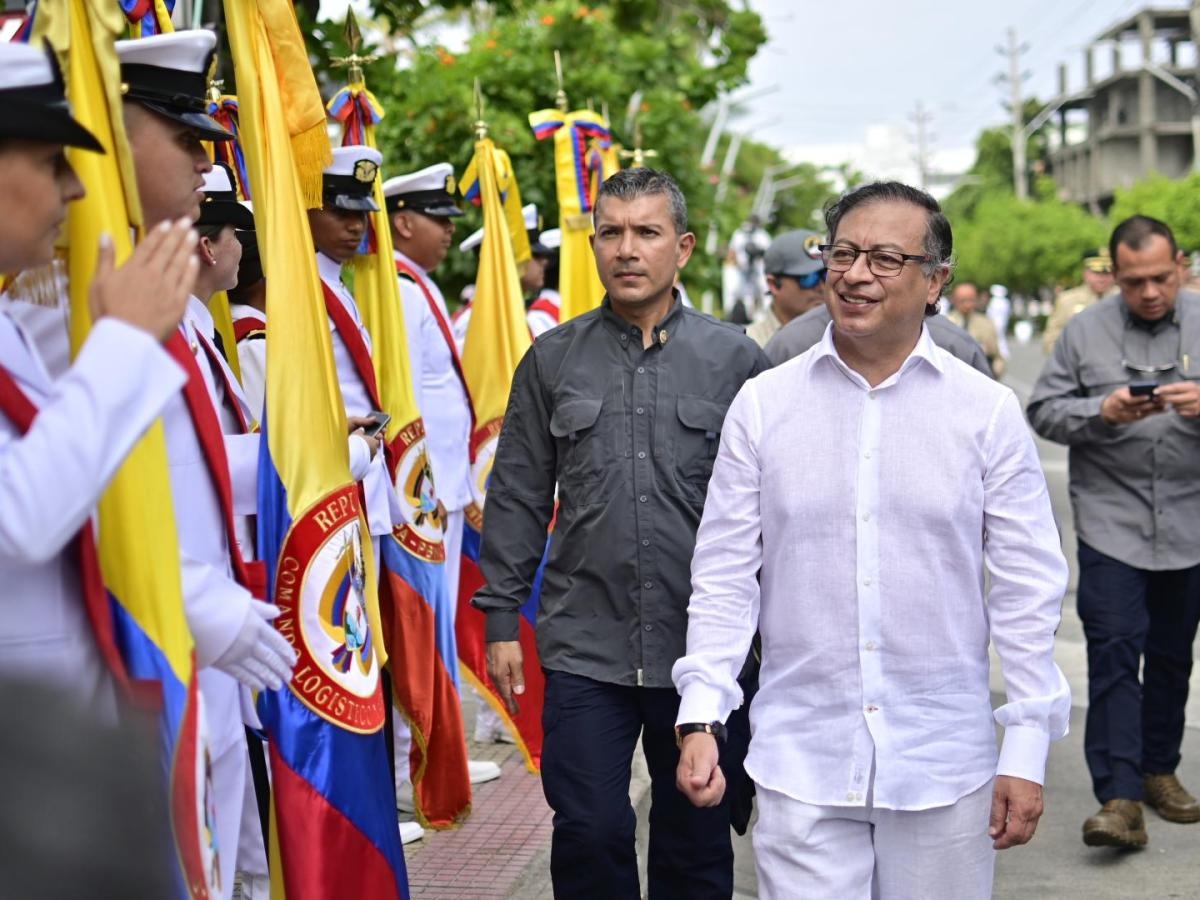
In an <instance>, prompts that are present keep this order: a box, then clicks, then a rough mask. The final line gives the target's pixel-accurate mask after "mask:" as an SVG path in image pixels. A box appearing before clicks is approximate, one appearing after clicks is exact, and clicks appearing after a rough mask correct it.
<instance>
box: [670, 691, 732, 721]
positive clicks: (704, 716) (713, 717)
mask: <svg viewBox="0 0 1200 900" xmlns="http://www.w3.org/2000/svg"><path fill="white" fill-rule="evenodd" d="M722 700H724V693H723V692H722V691H721V690H720V689H718V688H715V687H712V686H711V685H707V684H704V683H703V682H700V681H692V682H690V683H688V684H687V685H685V686H684V688H683V690H682V691H680V699H679V715H677V716H676V717H675V724H676V725H685V724H688V723H691V722H695V723H701V724H703V723H708V722H717V721H721V722H724V721H725V718H726V717H725V716H723V715H721V707H722V706H723V703H722Z"/></svg>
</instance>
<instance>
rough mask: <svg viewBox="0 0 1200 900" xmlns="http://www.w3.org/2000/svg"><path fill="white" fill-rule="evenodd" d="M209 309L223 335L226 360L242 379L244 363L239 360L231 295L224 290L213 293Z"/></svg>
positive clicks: (214, 322) (219, 332) (238, 378)
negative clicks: (230, 302) (230, 306)
mask: <svg viewBox="0 0 1200 900" xmlns="http://www.w3.org/2000/svg"><path fill="white" fill-rule="evenodd" d="M208 311H209V313H211V314H212V317H213V325H214V326H216V329H217V334H219V335H220V336H221V343H222V344H223V345H224V347H225V361H226V362H227V363H229V368H230V369H231V370H232V371H233V374H234V375H235V376H236V377H237V380H238V381H241V380H242V364H241V362H240V361H239V360H238V354H237V336H236V335H235V334H234V333H233V312H232V311H231V310H230V309H229V295H228V294H227V293H225V292H224V291H217V292H216V293H215V294H213V295H212V297H211V298H210V299H209V301H208Z"/></svg>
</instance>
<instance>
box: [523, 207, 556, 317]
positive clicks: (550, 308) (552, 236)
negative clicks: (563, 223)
mask: <svg viewBox="0 0 1200 900" xmlns="http://www.w3.org/2000/svg"><path fill="white" fill-rule="evenodd" d="M561 246H562V229H560V228H551V229H550V230H549V231H543V232H542V233H541V234H539V235H538V236H537V240H536V241H535V240H533V233H532V232H530V248H531V249H532V250H533V255H534V258H535V259H540V260H541V261H542V284H541V287H540V288H539V289H538V291H537V293H536V294H535V295H534V297H533V302H531V303H530V304H529V310H528V312H526V313H525V321H526V322H528V323H529V333H530V334H531V335H533V339H534V340H537V339H538V338H540V337H541V336H542V335H543V334H545V333H546V332H547V331H549V330H550V329H551V328H554V327H555V326H557V325H558V324H559V320H560V319H561V317H562V294H560V293H559V292H558V249H559V247H561Z"/></svg>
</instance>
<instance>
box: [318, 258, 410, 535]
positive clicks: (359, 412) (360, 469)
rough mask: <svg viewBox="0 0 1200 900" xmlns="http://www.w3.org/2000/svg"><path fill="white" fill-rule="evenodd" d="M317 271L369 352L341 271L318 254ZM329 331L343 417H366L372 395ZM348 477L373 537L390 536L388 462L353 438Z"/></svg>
mask: <svg viewBox="0 0 1200 900" xmlns="http://www.w3.org/2000/svg"><path fill="white" fill-rule="evenodd" d="M317 271H318V272H319V273H320V275H321V280H322V281H323V282H325V284H326V285H327V286H328V287H329V289H330V290H332V291H333V293H334V294H335V295H336V296H337V298H338V300H339V301H341V304H342V306H343V307H345V309H346V312H347V313H349V314H350V318H351V319H353V320H354V323H355V324H356V325H357V326H358V331H359V334H361V335H362V339H363V342H364V343H365V344H366V346H367V350H368V352H369V351H370V350H371V335H370V333H369V332H368V331H367V329H366V327H365V326H364V325H363V320H362V316H360V315H359V313H358V304H357V303H356V302H355V301H354V295H353V294H351V293H350V291H349V290H348V289H347V288H346V285H345V284H343V283H342V267H341V265H340V264H339V263H338V262H336V261H335V260H333V259H331V258H330V257H328V256H326V255H325V254H324V253H318V254H317ZM329 329H330V331H331V332H332V333H333V334H332V337H333V360H334V363H335V364H336V365H337V375H338V385H339V386H340V387H341V389H342V402H343V403H344V404H346V415H348V416H365V415H369V414H370V413H371V412H372V410H373V409H374V404H373V403H372V402H371V395H370V394H369V393H368V392H367V386H366V384H364V383H363V380H362V378H360V377H359V374H358V369H357V368H356V367H355V365H354V357H352V356H351V355H350V351H349V350H348V349H347V347H346V342H345V341H344V340H342V336H341V335H340V334H338V330H337V326H335V325H334V323H333V319H330V320H329ZM350 477H351V478H353V479H354V480H355V481H361V482H362V486H363V494H364V495H365V496H366V502H367V510H366V512H367V525H368V526H369V527H370V530H371V534H372V535H376V536H378V535H383V534H391V533H392V526H393V524H399V523H400V522H403V521H404V517H403V512H402V510H401V508H400V500H399V498H397V497H396V491H395V488H394V487H393V485H392V481H391V478H390V477H389V475H388V470H387V462H386V461H385V460H384V458H383V454H382V453H376V454H375V457H374V459H372V458H371V452H370V450H369V449H368V447H367V444H366V441H363V440H360V439H358V438H354V437H352V438H351V440H350Z"/></svg>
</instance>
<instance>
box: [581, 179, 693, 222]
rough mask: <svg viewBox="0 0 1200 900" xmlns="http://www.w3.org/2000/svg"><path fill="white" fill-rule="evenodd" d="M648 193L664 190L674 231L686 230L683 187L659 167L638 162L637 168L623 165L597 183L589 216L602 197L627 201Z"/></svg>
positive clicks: (685, 201)
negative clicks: (639, 164) (593, 204)
mask: <svg viewBox="0 0 1200 900" xmlns="http://www.w3.org/2000/svg"><path fill="white" fill-rule="evenodd" d="M647 194H665V195H666V197H667V209H668V210H669V211H670V213H671V223H672V224H673V225H674V226H675V233H676V234H684V233H686V232H687V230H688V220H687V200H686V199H684V196H683V191H681V190H680V189H679V185H678V184H676V183H675V179H674V178H672V177H671V176H670V175H668V174H667V173H666V172H660V171H659V170H658V169H647V168H645V167H640V166H639V167H638V168H636V169H622V170H621V171H620V172H617V173H616V174H615V175H613V176H612V177H610V178H606V179H605V180H604V181H603V182H602V183H601V184H600V190H599V191H598V192H597V193H596V206H595V208H594V209H593V210H592V217H593V219H594V218H595V216H596V213H597V212H598V211H599V209H600V199H601V198H602V197H614V198H616V199H617V200H625V201H629V200H633V199H634V198H635V197H644V196H646V195H647Z"/></svg>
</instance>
